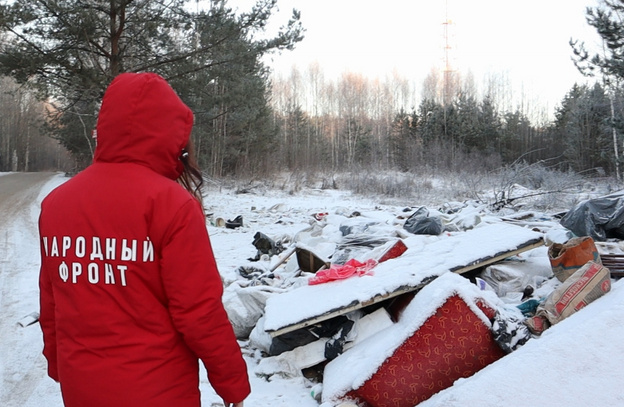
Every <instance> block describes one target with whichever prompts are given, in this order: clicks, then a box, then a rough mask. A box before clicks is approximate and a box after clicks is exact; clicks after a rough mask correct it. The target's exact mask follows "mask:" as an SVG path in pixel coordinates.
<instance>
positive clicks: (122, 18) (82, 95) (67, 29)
mask: <svg viewBox="0 0 624 407" xmlns="http://www.w3.org/2000/svg"><path fill="white" fill-rule="evenodd" d="M276 2H277V0H258V1H257V3H256V4H255V6H254V7H253V8H252V9H251V11H249V12H247V13H242V14H240V15H238V16H235V15H234V13H233V12H232V10H231V9H229V8H228V7H227V1H226V0H215V1H212V2H211V3H210V4H211V6H210V9H209V10H207V11H196V12H192V11H190V9H191V8H192V7H185V6H186V3H189V1H187V0H167V1H165V0H111V1H102V0H87V1H84V0H83V1H80V0H63V1H59V0H38V1H30V0H15V1H14V2H12V3H10V4H3V5H0V35H3V36H4V41H3V43H2V45H1V46H0V51H1V52H0V73H1V74H4V75H8V76H11V77H13V78H15V79H16V80H17V81H18V82H19V83H21V84H24V85H27V86H28V87H30V88H32V89H34V90H36V91H37V94H38V96H39V97H40V98H41V99H47V100H48V101H50V102H52V103H53V105H54V107H55V108H54V109H53V111H52V112H53V113H54V120H49V121H48V123H49V125H50V126H51V130H53V131H54V133H53V134H54V136H55V137H56V138H58V139H59V140H61V142H62V143H63V144H64V145H65V146H66V147H67V148H68V149H69V150H70V151H71V152H72V154H73V155H74V157H76V158H77V159H78V160H79V161H80V165H81V166H84V165H85V164H88V161H90V154H91V152H92V150H93V145H92V144H93V143H89V138H88V137H84V136H82V134H83V133H84V132H85V131H86V132H87V133H90V131H91V129H92V128H93V127H94V124H95V120H96V113H97V109H98V103H99V100H100V99H101V97H102V95H103V92H104V90H105V88H106V86H107V85H108V83H110V81H111V80H112V78H114V77H115V76H116V75H117V74H119V73H121V72H144V71H151V72H157V73H159V74H161V75H162V76H164V77H165V78H166V79H168V80H169V81H170V82H171V83H172V85H173V86H174V88H175V89H176V90H178V91H179V92H180V93H181V94H184V95H185V97H183V99H184V100H185V102H187V103H188V104H189V105H191V106H192V107H195V106H197V107H202V108H205V109H206V110H205V112H207V111H210V110H211V109H212V110H214V104H217V105H220V106H221V108H222V110H223V109H224V111H227V114H228V116H229V117H228V120H231V119H232V118H233V117H234V114H233V113H234V110H235V109H236V105H237V103H238V102H240V101H241V100H242V99H244V97H243V96H240V94H239V97H238V99H237V100H236V101H232V100H231V99H232V98H231V97H230V96H231V94H230V92H231V91H232V90H233V89H236V88H241V87H243V86H245V85H244V84H242V83H241V82H246V83H249V81H260V82H261V83H262V85H261V86H255V87H250V88H249V90H250V92H256V93H255V94H254V95H253V96H252V97H249V96H248V97H247V99H248V100H253V99H255V98H256V99H257V98H260V99H261V100H262V101H263V102H262V103H260V108H259V109H260V110H261V109H262V108H264V107H263V106H266V99H265V96H266V83H265V82H266V75H265V69H264V67H262V66H261V64H260V62H259V61H260V58H261V57H262V56H263V55H264V54H266V53H268V52H272V51H280V50H286V49H292V47H293V46H294V45H295V44H296V43H297V42H298V41H300V40H301V39H302V27H301V25H300V23H299V14H298V12H296V11H293V16H292V18H291V20H290V21H289V22H288V24H287V25H286V27H285V28H284V29H282V30H281V31H280V32H278V33H277V34H276V36H275V37H273V38H267V39H257V38H256V37H258V35H257V34H258V33H261V32H262V31H263V30H264V29H265V27H266V25H267V23H268V20H269V18H270V17H271V14H272V11H273V10H274V8H275V6H276ZM234 68H236V69H237V73H240V72H241V71H244V74H243V75H239V76H235V75H233V74H232V75H229V76H228V77H226V75H227V73H228V72H233V71H234ZM239 81H240V82H239ZM211 86H212V87H213V88H215V89H216V90H215V89H212V90H211V91H210V94H211V95H214V96H215V97H214V98H213V99H212V101H211V103H212V105H211V106H207V105H206V104H205V100H204V102H200V100H201V98H202V96H205V95H202V92H201V91H198V92H195V93H192V92H190V91H188V90H189V89H197V90H200V89H201V90H204V89H206V88H210V87H211ZM239 92H240V91H239ZM258 92H259V94H258ZM191 96H192V97H193V99H192V100H191ZM186 97H188V100H187V99H185V98H186ZM228 98H230V100H228ZM218 114H220V113H218ZM253 118H254V117H253V115H247V116H246V118H245V119H244V120H247V121H249V120H253ZM217 119H218V116H215V120H217ZM240 127H241V128H244V127H245V126H244V125H242V124H241V125H240ZM226 129H227V128H226ZM226 131H227V130H226ZM222 136H224V137H228V136H229V135H228V134H227V133H224V134H222ZM90 144H91V145H90ZM223 153H224V154H226V153H227V152H226V151H224V152H223ZM223 157H224V156H220V157H218V158H216V160H217V161H220V162H221V163H222V160H223Z"/></svg>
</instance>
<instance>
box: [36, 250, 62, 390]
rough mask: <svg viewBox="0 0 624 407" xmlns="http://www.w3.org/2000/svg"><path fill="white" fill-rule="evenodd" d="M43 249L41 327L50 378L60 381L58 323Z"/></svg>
mask: <svg viewBox="0 0 624 407" xmlns="http://www.w3.org/2000/svg"><path fill="white" fill-rule="evenodd" d="M45 264H46V261H45V257H44V253H43V248H42V249H41V270H40V272H39V325H40V326H41V330H42V332H43V355H44V356H45V358H46V359H47V360H48V376H50V377H51V378H52V379H54V380H56V381H57V382H58V381H59V374H58V368H57V358H56V322H55V317H54V293H53V291H52V283H51V281H50V273H49V271H48V270H47V269H46V266H45Z"/></svg>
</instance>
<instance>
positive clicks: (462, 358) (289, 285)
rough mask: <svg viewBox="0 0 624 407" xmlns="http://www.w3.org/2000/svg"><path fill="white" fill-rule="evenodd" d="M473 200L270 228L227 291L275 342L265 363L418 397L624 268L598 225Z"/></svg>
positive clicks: (269, 372) (364, 393)
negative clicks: (564, 224)
mask: <svg viewBox="0 0 624 407" xmlns="http://www.w3.org/2000/svg"><path fill="white" fill-rule="evenodd" d="M468 209H469V212H470V213H469V214H468V215H466V216H462V215H461V208H457V209H454V210H453V211H450V212H447V213H442V212H439V214H437V215H433V216H432V215H431V213H430V212H429V211H428V210H427V209H426V208H424V207H421V208H419V209H417V210H416V212H414V213H413V214H412V215H411V216H409V217H408V218H407V219H405V218H404V217H403V216H402V215H399V216H397V217H396V219H394V220H392V221H389V222H386V223H380V222H379V221H375V220H371V219H370V218H366V216H363V215H362V214H361V213H360V212H357V211H356V212H353V213H351V214H350V215H348V216H346V215H337V214H333V213H330V212H322V213H315V214H313V215H312V216H311V221H310V226H309V227H307V228H305V229H304V230H301V231H299V232H298V233H296V234H295V236H294V237H293V238H292V239H283V238H282V237H270V236H268V235H266V234H264V233H262V232H257V233H256V234H255V236H254V241H253V242H252V244H253V246H255V247H256V249H257V255H256V257H255V258H250V259H249V260H250V261H254V262H255V263H254V265H244V266H240V267H239V268H238V274H239V275H240V276H241V277H242V280H236V281H234V282H232V283H231V284H229V285H227V287H226V290H225V293H224V303H225V304H226V309H227V311H228V315H229V316H230V320H231V321H232V324H233V326H234V329H235V333H236V335H237V337H238V338H239V339H242V340H249V343H250V345H251V347H252V348H255V349H258V350H260V351H261V352H262V354H263V357H262V359H261V360H260V362H259V364H258V366H257V368H256V369H255V373H256V375H258V376H260V377H265V378H267V380H270V378H271V377H272V376H273V375H279V376H282V377H296V376H299V375H302V374H304V373H305V377H307V378H308V379H309V380H312V381H313V382H315V383H316V385H315V386H314V387H313V388H312V390H311V395H312V397H314V398H315V399H316V400H317V401H318V402H319V403H322V405H323V407H337V406H340V405H354V406H355V405H356V406H360V407H362V406H363V407H385V406H390V405H391V406H399V407H412V406H415V405H417V404H418V403H420V402H421V401H423V400H426V399H428V398H430V397H431V396H432V395H433V394H435V393H437V392H439V391H441V390H443V389H445V388H447V387H449V386H452V385H453V383H454V382H455V381H456V380H457V379H460V378H465V377H469V376H471V375H473V374H474V373H476V372H477V371H479V370H480V369H482V368H484V367H485V366H487V365H489V364H491V363H495V362H496V361H497V360H498V359H500V358H503V357H505V355H507V354H509V353H512V352H514V351H516V350H517V349H519V348H520V347H522V346H524V345H525V344H526V343H527V342H529V341H531V340H533V339H535V338H538V337H539V335H540V334H541V333H542V332H544V331H545V330H546V329H548V328H549V327H550V326H552V325H554V324H557V323H559V322H560V321H561V320H562V319H564V318H567V317H569V316H571V315H572V314H573V313H575V312H577V311H578V310H579V309H580V308H582V307H584V306H586V305H588V304H590V303H591V302H592V301H594V300H596V299H597V298H599V297H600V296H602V295H605V294H606V293H608V292H609V288H610V283H611V278H613V277H614V276H616V275H615V274H612V273H611V272H610V271H609V268H608V266H609V265H611V266H612V267H614V268H616V269H617V272H618V273H624V271H623V270H624V254H622V255H614V254H611V255H610V254H608V253H604V254H600V253H599V247H601V246H597V245H596V244H595V242H594V240H593V239H592V238H591V237H589V236H580V237H576V236H574V235H573V234H572V233H571V232H570V231H569V230H567V229H561V230H552V231H548V233H547V232H545V231H544V222H543V221H541V220H538V221H536V220H534V219H533V217H534V214H531V213H526V214H524V215H522V216H521V215H516V216H507V217H505V218H498V219H496V218H494V217H491V216H490V217H484V216H482V215H480V214H479V213H478V211H476V210H475V208H474V207H471V208H468ZM240 218H241V224H242V216H241V217H240ZM336 219H339V220H340V222H339V223H335V222H334V221H335V220H336ZM228 222H231V221H228ZM432 225H433V226H432ZM437 225H439V226H440V227H439V228H437ZM546 229H547V228H546ZM406 231H407V232H409V233H405V232H406ZM546 244H547V245H546ZM601 259H602V260H601ZM601 261H602V262H603V265H601V264H600V262H601ZM618 266H619V267H618ZM310 372H313V373H310Z"/></svg>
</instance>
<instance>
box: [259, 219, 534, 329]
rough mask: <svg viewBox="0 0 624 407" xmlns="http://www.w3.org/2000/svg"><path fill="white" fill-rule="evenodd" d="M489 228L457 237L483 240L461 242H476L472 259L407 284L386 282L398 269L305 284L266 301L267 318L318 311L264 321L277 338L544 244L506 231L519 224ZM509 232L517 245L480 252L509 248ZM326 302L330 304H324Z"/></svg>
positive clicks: (414, 276)
mask: <svg viewBox="0 0 624 407" xmlns="http://www.w3.org/2000/svg"><path fill="white" fill-rule="evenodd" d="M486 228H489V230H486V233H484V231H483V230H480V231H479V232H478V233H477V232H473V233H471V232H470V231H469V232H466V233H465V235H466V236H461V235H460V236H458V237H457V238H456V239H471V238H472V237H474V238H478V239H480V240H481V243H482V244H481V245H479V244H478V241H477V240H475V241H476V242H477V244H475V241H473V242H468V243H462V244H464V245H466V244H472V245H474V250H475V253H474V255H472V256H471V260H469V261H466V260H465V259H466V257H465V256H464V257H463V258H462V256H460V255H458V256H457V262H456V263H454V264H452V265H451V266H450V267H436V268H432V269H431V270H430V272H428V271H427V270H423V271H422V272H418V273H412V272H409V273H406V276H405V278H404V280H405V283H404V284H397V283H395V282H392V283H390V284H386V282H387V280H391V279H393V278H395V275H396V274H398V275H399V276H401V274H400V273H401V270H398V271H392V272H390V273H388V272H386V274H385V275H384V273H379V274H377V275H375V276H374V277H372V278H371V279H369V280H368V281H364V280H363V279H362V278H351V279H348V280H344V281H341V282H338V283H330V284H331V285H328V286H327V287H323V284H321V285H318V286H303V287H299V288H297V289H295V290H293V291H291V292H287V293H284V294H280V295H278V297H281V298H279V299H274V298H270V299H269V301H268V302H267V308H266V316H267V321H269V322H270V320H271V317H272V314H274V313H278V312H280V313H282V312H286V313H292V314H294V315H295V316H296V315H298V314H301V311H298V310H300V309H301V308H302V307H306V306H309V307H316V308H318V309H319V312H317V313H316V314H315V315H312V316H309V317H302V318H298V320H297V321H292V322H286V323H282V322H281V321H280V323H273V324H269V325H266V321H265V331H266V332H267V333H269V334H270V335H271V336H272V337H277V336H280V335H283V334H285V333H288V332H292V331H295V330H298V329H301V328H305V327H308V326H310V325H314V324H317V323H319V322H323V321H326V320H328V319H331V318H334V317H337V316H340V315H344V314H347V313H349V312H352V311H355V310H358V309H362V308H364V307H368V306H370V305H373V304H377V303H379V302H382V301H385V300H388V299H390V298H394V297H397V296H399V295H402V294H405V293H408V292H413V291H417V290H419V289H421V288H422V287H424V286H425V285H426V284H428V283H429V282H431V281H432V280H433V279H435V278H437V277H438V276H439V275H441V274H442V273H444V272H448V271H453V272H455V273H458V274H462V273H465V272H467V271H470V270H474V269H475V268H478V267H483V266H486V265H489V264H492V263H496V262H498V261H501V260H503V259H505V258H508V257H510V256H514V255H517V254H519V253H522V252H525V251H528V250H531V249H534V248H537V247H540V246H542V245H543V240H542V235H541V234H540V233H537V232H532V231H529V230H526V231H525V232H524V231H523V232H521V233H520V234H519V237H517V236H516V234H517V233H507V232H510V231H511V232H518V230H517V228H519V227H518V226H513V225H504V226H501V225H491V226H487V227H486ZM509 228H512V229H509ZM487 232H491V233H487ZM506 235H513V236H514V237H513V239H516V240H518V239H519V240H518V241H517V243H515V244H514V246H515V247H513V248H507V249H504V250H494V251H493V252H490V253H485V252H484V253H479V250H480V247H481V250H482V251H485V249H484V248H485V247H487V248H491V247H497V243H499V246H501V247H503V246H504V247H508V246H509V244H505V241H506V240H508V239H509V237H506ZM453 238H454V237H450V238H448V239H453ZM483 239H490V241H489V242H484V241H482V240H483ZM435 246H436V244H435V243H432V244H431V246H429V250H430V251H431V253H433V254H431V256H436V255H439V254H436V250H435ZM408 253H409V249H408V252H406V254H408ZM427 255H428V253H427V252H424V253H416V254H415V255H414V254H413V253H412V256H411V258H412V259H413V263H410V264H409V266H410V267H417V265H418V264H423V263H426V262H423V261H422V260H423V259H426V258H427ZM460 259H461V260H460ZM405 260H406V259H401V258H399V259H397V261H395V260H390V261H388V262H387V263H388V264H393V263H392V262H393V261H395V263H394V264H396V267H397V268H398V269H400V268H405V265H406V262H405ZM447 263H453V259H450V260H447ZM384 265H386V263H384ZM380 266H381V265H379V266H378V267H380ZM445 266H446V264H445ZM386 268H387V267H386ZM372 284H378V285H379V286H380V289H379V292H378V293H377V294H375V295H371V296H367V295H366V294H362V292H366V290H368V289H370V286H371V285H372ZM386 285H387V286H386ZM343 292H347V293H352V294H353V298H346V299H343V298H341V299H340V301H338V302H337V303H336V305H333V303H332V301H331V298H332V297H335V296H336V295H341V293H343ZM311 294H314V296H315V298H316V297H318V298H316V301H315V302H314V303H313V304H306V303H305V299H306V298H309V297H310V295H311ZM324 302H327V303H330V304H328V305H326V306H325V304H324ZM278 303H279V304H278ZM277 309H279V311H277ZM313 313H314V312H313ZM287 319H288V318H287ZM280 324H281V325H280ZM278 325H279V326H278Z"/></svg>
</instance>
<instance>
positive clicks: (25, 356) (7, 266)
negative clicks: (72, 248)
mask: <svg viewBox="0 0 624 407" xmlns="http://www.w3.org/2000/svg"><path fill="white" fill-rule="evenodd" d="M55 175H56V174H53V173H10V174H6V175H2V176H0V214H1V215H0V309H1V310H2V313H1V315H2V317H1V318H0V376H1V378H2V383H1V385H0V405H2V406H6V407H13V406H15V407H17V406H20V407H21V406H28V405H35V404H34V403H35V401H34V400H32V399H31V398H32V395H33V392H34V391H35V390H36V389H37V387H38V386H39V385H40V384H42V382H43V381H44V379H45V378H46V374H45V359H44V358H43V356H41V349H42V348H41V339H40V338H39V337H40V336H41V333H40V330H39V327H38V326H37V325H33V326H29V327H26V328H22V327H20V326H19V325H17V322H18V321H19V320H20V319H21V318H22V317H24V316H25V315H28V314H30V313H31V312H34V311H37V310H38V309H39V300H38V288H37V276H38V273H39V255H38V237H37V225H36V222H37V216H38V207H39V205H38V200H39V199H40V198H41V197H40V194H41V192H42V189H43V187H44V185H46V184H47V183H48V182H49V181H50V180H51V179H52V178H53V177H54V176H55ZM45 380H46V381H48V380H49V379H45ZM50 382H51V381H50ZM44 383H45V382H44ZM48 385H52V386H53V385H54V384H53V383H48Z"/></svg>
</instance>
